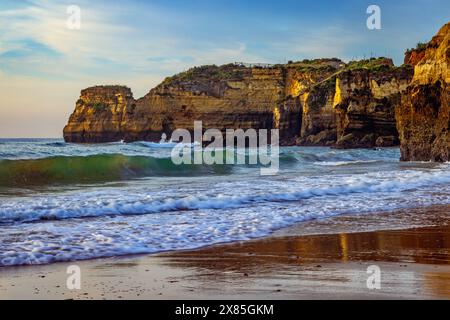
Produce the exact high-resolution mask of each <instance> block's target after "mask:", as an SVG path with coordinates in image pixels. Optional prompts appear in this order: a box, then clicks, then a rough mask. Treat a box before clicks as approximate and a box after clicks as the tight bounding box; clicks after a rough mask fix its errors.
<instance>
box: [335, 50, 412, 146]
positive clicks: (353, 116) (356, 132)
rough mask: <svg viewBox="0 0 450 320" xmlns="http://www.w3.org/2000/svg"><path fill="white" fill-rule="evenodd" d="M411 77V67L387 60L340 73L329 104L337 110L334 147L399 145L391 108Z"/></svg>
mask: <svg viewBox="0 0 450 320" xmlns="http://www.w3.org/2000/svg"><path fill="white" fill-rule="evenodd" d="M411 78H412V68H408V67H400V68H396V67H395V66H394V65H393V63H392V61H391V60H388V59H380V60H373V61H372V64H371V65H369V66H368V68H367V69H360V68H357V69H354V70H349V71H345V72H343V73H341V74H340V75H339V76H338V77H337V79H336V89H335V96H334V102H333V107H334V109H335V110H336V112H337V139H338V140H337V143H336V146H337V147H341V148H348V147H362V148H365V147H373V146H377V147H391V146H395V145H398V144H399V140H398V132H397V129H396V121H395V107H396V106H397V105H399V103H400V97H401V93H402V92H403V91H404V90H405V89H406V87H407V86H408V84H409V82H410V81H411Z"/></svg>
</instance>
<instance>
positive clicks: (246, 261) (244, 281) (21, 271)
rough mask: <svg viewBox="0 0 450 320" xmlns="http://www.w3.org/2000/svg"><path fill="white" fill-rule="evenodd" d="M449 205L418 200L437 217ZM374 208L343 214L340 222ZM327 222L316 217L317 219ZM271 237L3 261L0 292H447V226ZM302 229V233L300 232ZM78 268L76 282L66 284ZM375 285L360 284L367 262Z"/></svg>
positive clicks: (57, 295) (199, 295) (101, 295)
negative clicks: (13, 263) (26, 262)
mask: <svg viewBox="0 0 450 320" xmlns="http://www.w3.org/2000/svg"><path fill="white" fill-rule="evenodd" d="M449 208H450V206H438V207H431V208H421V210H422V212H427V213H428V214H432V215H434V214H435V213H436V210H437V211H441V212H442V210H446V212H448V210H449ZM371 217H372V216H371V215H369V216H364V215H362V216H359V217H353V218H352V216H341V217H336V218H335V219H338V220H339V219H341V220H342V222H347V221H348V219H351V220H352V221H353V222H355V221H357V220H360V222H359V223H363V221H364V220H366V221H369V220H370V218H371ZM321 223H322V224H323V223H326V220H324V221H314V222H311V223H310V224H309V225H310V226H309V227H311V225H313V226H314V224H319V225H320V224H321ZM307 227H308V226H307V224H305V223H303V224H299V225H296V226H294V227H292V228H288V229H283V230H280V231H279V232H276V233H274V234H273V235H272V236H270V237H266V238H262V239H256V240H250V241H244V242H237V243H228V244H220V245H213V246H209V247H205V248H201V249H196V250H186V251H176V252H166V253H160V254H154V255H138V256H124V257H116V258H105V259H97V260H86V261H77V262H70V263H56V264H50V265H41V266H24V267H6V268H0V299H194V300H196V299H230V300H235V299H262V300H267V299H275V300H277V299H346V298H348V299H398V298H402V299H424V298H426V299H449V298H450V226H439V227H424V228H409V229H405V230H391V231H366V232H357V233H351V232H340V231H339V230H336V232H334V233H333V232H329V233H327V232H324V233H323V234H315V235H301V234H299V232H298V230H297V231H296V230H295V229H296V228H297V229H300V230H301V229H305V228H306V229H307ZM300 233H301V231H300ZM71 265H77V266H79V267H80V269H81V290H75V291H70V290H68V289H67V287H66V281H67V277H68V276H69V275H68V274H67V273H66V271H67V267H68V266H71ZM371 265H377V266H379V267H380V269H381V283H382V289H381V290H369V289H367V285H366V283H367V278H368V275H367V268H368V267H369V266H371Z"/></svg>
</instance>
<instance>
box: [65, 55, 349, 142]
mask: <svg viewBox="0 0 450 320" xmlns="http://www.w3.org/2000/svg"><path fill="white" fill-rule="evenodd" d="M327 61H328V60H326V59H321V60H320V64H324V65H327V67H326V68H323V69H322V68H319V69H320V70H316V69H315V68H313V67H311V66H312V65H314V63H312V62H308V63H307V64H308V67H305V66H304V63H291V64H288V65H273V66H258V65H256V66H246V65H243V64H229V65H224V66H221V67H217V66H203V67H196V68H192V69H190V70H188V71H186V72H183V73H181V74H178V75H175V76H173V77H170V78H167V79H166V80H165V81H164V82H163V83H162V84H160V85H159V86H157V87H156V88H154V89H152V90H151V91H150V92H149V93H148V94H147V95H146V96H145V97H143V98H141V99H139V100H134V99H133V97H132V95H131V92H130V91H129V89H128V88H126V87H118V86H109V87H108V86H103V87H93V88H88V89H86V90H83V91H82V94H81V97H80V100H79V101H78V102H77V105H76V108H75V111H74V113H73V114H72V116H71V117H70V119H69V123H68V124H67V126H66V127H65V129H64V137H65V139H66V141H68V142H109V141H114V140H120V139H123V140H125V141H136V140H153V141H155V140H156V141H158V140H159V139H160V137H161V135H162V133H166V134H167V135H168V136H170V135H171V133H172V132H173V130H175V129H177V128H183V129H188V130H193V125H194V121H196V120H201V121H203V128H204V129H208V128H217V129H220V130H223V131H224V130H225V129H229V128H233V129H244V130H246V129H251V128H252V129H256V130H257V129H263V128H265V129H272V128H278V129H280V139H281V141H280V142H281V144H283V145H289V144H294V143H295V140H296V137H297V136H298V135H299V134H300V127H301V117H302V106H301V103H300V99H299V95H300V93H301V92H303V91H304V90H305V89H306V88H308V87H309V86H310V85H311V84H312V83H315V82H317V81H319V80H321V79H322V78H323V77H325V76H327V75H328V74H329V72H332V71H334V70H335V67H334V66H335V65H340V64H343V63H342V62H341V61H340V60H337V59H330V60H329V61H328V62H327ZM310 67H311V68H310ZM328 67H329V68H328ZM102 95H103V96H104V99H102ZM97 104H101V106H102V108H97V107H96V106H97ZM98 109H101V110H98ZM102 132H103V133H104V134H102Z"/></svg>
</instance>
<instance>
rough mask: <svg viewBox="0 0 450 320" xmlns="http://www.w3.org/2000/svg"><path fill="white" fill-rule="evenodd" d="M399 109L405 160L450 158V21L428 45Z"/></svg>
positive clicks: (399, 129)
mask: <svg viewBox="0 0 450 320" xmlns="http://www.w3.org/2000/svg"><path fill="white" fill-rule="evenodd" d="M421 51H423V52H422V53H421V56H422V58H421V60H420V61H416V64H415V68H414V77H413V80H412V82H411V84H410V86H409V87H408V88H407V90H406V92H405V93H404V94H403V95H402V99H401V104H400V105H399V106H398V107H397V109H396V117H397V127H398V131H399V133H400V140H401V154H402V160H405V161H430V160H431V161H449V160H450V88H449V81H450V70H449V64H450V61H449V60H450V23H448V24H446V25H445V26H444V27H443V28H442V29H441V30H440V31H439V32H438V34H437V35H436V36H435V37H434V38H433V39H432V40H431V41H430V43H428V44H427V46H426V48H425V50H423V49H422V50H421Z"/></svg>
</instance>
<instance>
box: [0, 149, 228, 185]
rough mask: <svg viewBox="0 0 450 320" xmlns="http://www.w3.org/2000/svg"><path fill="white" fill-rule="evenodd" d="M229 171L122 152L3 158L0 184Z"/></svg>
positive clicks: (118, 179) (31, 183) (225, 167)
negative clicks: (20, 158) (18, 158)
mask: <svg viewBox="0 0 450 320" xmlns="http://www.w3.org/2000/svg"><path fill="white" fill-rule="evenodd" d="M230 170H231V168H230V167H229V166H218V165H213V166H207V165H175V164H174V163H173V162H172V159H171V158H157V157H152V156H126V155H122V154H101V155H92V156H68V157H63V156H57V157H50V158H44V159H34V160H0V187H20V186H32V185H47V184H66V183H95V182H107V181H120V180H128V179H135V178H142V177H153V176H156V177H157V176H167V177H170V176H196V175H205V174H226V173H229V171H230Z"/></svg>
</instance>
